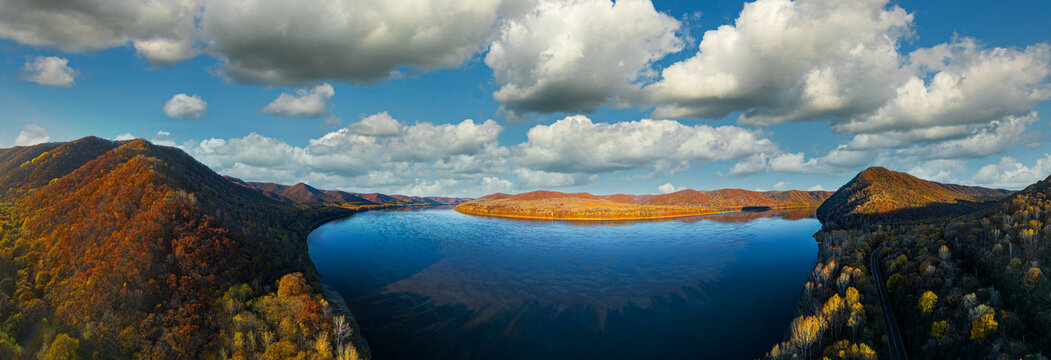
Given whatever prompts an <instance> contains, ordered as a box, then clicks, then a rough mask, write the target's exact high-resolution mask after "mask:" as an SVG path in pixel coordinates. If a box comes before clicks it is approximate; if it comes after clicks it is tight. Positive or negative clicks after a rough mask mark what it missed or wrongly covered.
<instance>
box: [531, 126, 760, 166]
mask: <svg viewBox="0 0 1051 360" xmlns="http://www.w3.org/2000/svg"><path fill="white" fill-rule="evenodd" d="M527 137H528V141H526V142H525V143H522V144H519V145H517V146H516V147H515V153H516V154H515V161H517V162H518V163H520V164H522V165H525V166H527V167H530V168H533V169H537V170H543V171H549V172H561V173H600V172H610V171H616V170H625V169H634V168H639V167H642V166H646V165H649V164H652V163H654V162H655V161H658V160H670V161H706V162H707V161H719V160H736V159H740V158H743V157H746V156H749V155H752V154H756V153H762V152H772V151H775V150H776V149H777V146H776V145H775V144H774V143H773V142H772V141H770V140H769V139H766V138H763V137H762V136H761V135H760V134H759V133H758V132H755V131H750V130H747V129H744V128H741V127H736V126H720V127H711V126H707V125H693V126H687V125H683V124H682V123H680V122H677V121H672V120H649V119H645V120H639V121H626V122H618V123H613V124H606V123H593V122H592V121H591V119H589V118H588V117H586V116H582V115H576V116H569V117H566V118H564V119H561V120H559V121H556V122H555V123H553V124H551V125H537V126H535V127H533V128H532V129H530V130H529V132H528V133H527Z"/></svg>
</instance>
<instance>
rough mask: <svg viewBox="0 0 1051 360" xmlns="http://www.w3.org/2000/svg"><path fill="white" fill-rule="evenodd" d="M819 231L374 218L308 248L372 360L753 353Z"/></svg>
mask: <svg viewBox="0 0 1051 360" xmlns="http://www.w3.org/2000/svg"><path fill="white" fill-rule="evenodd" d="M790 219H795V220H790ZM819 228H820V224H819V223H818V222H817V220H814V219H812V218H801V219H800V218H799V216H798V215H792V216H786V215H785V214H778V213H762V214H756V213H751V214H737V215H730V216H712V217H702V218H689V219H679V220H671V221H659V222H617V223H584V222H557V221H522V220H511V219H499V218H483V217H473V216H467V215H462V214H460V213H457V212H455V211H453V210H424V211H370V212H365V213H360V214H357V215H354V216H352V217H350V218H346V219H343V220H338V221H334V222H331V223H328V224H325V225H323V226H321V227H320V228H318V229H317V230H315V231H314V232H313V233H311V234H310V238H309V246H310V257H311V259H312V260H313V261H314V265H315V266H316V267H317V269H318V271H319V272H320V273H321V275H322V278H323V280H324V282H325V283H327V284H328V285H330V286H331V287H332V288H334V289H335V290H336V291H338V292H339V293H340V294H341V295H343V297H344V298H345V299H346V302H347V305H348V307H349V308H350V310H351V311H352V312H353V314H354V316H355V317H356V318H357V320H358V323H359V325H360V326H361V331H362V335H364V336H365V338H366V340H368V342H369V344H370V346H371V347H372V350H373V353H374V355H375V358H376V359H425V358H426V359H579V358H592V359H648V358H658V357H659V358H670V359H681V358H691V359H692V358H731V359H752V358H755V357H758V356H761V355H762V354H763V353H765V352H766V351H767V350H769V349H770V347H771V346H772V345H773V344H774V343H776V342H778V341H779V340H781V338H782V336H783V335H784V332H785V329H787V326H788V323H789V322H790V321H791V319H792V317H793V316H794V315H795V309H796V304H797V301H798V299H799V294H800V290H801V289H802V287H803V283H804V282H805V281H806V276H807V273H808V272H809V270H810V269H811V268H812V267H813V266H814V261H815V256H816V254H817V245H816V243H815V242H814V240H813V238H812V237H811V235H812V234H813V233H814V232H816V231H817V230H818V229H819Z"/></svg>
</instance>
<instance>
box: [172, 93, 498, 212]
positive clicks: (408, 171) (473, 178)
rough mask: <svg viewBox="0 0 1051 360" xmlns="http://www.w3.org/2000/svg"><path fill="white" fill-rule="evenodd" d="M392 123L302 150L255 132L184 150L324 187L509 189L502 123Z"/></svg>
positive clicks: (218, 166)
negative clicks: (389, 127)
mask: <svg viewBox="0 0 1051 360" xmlns="http://www.w3.org/2000/svg"><path fill="white" fill-rule="evenodd" d="M370 117H372V118H374V119H375V118H382V117H389V114H386V113H379V114H375V115H371V116H370ZM366 118H369V117H366ZM387 122H393V123H395V125H396V127H397V128H399V129H401V131H400V132H399V133H396V134H392V133H389V132H380V133H379V134H364V133H359V132H356V131H355V130H353V129H352V128H351V127H346V128H342V129H338V130H335V131H332V132H329V133H327V134H325V135H324V136H321V137H320V138H317V139H312V140H310V141H309V144H308V145H307V146H304V147H299V146H293V145H290V144H288V143H285V142H284V141H281V140H278V139H275V138H270V137H266V136H262V135H259V134H255V133H252V134H249V135H247V136H244V137H241V138H233V139H217V138H213V139H206V140H203V141H199V142H197V141H191V142H187V143H186V144H185V145H184V149H185V150H186V151H187V152H188V153H190V154H191V155H193V156H194V157H195V158H197V159H198V160H199V161H201V162H202V163H204V164H205V165H208V166H209V167H211V168H212V169H215V170H216V171H218V172H220V173H222V174H227V175H231V176H237V177H241V178H244V179H246V180H258V181H278V182H285V183H289V182H291V183H294V182H299V181H308V182H309V183H311V184H313V185H316V186H320V187H325V188H341V189H348V187H351V186H352V187H353V188H349V189H348V190H353V191H363V192H372V191H382V192H400V193H406V194H416V195H471V196H478V195H482V194H480V193H478V191H479V190H480V189H499V190H501V191H504V190H508V189H509V187H510V182H507V180H504V179H501V178H500V177H499V176H500V175H502V174H507V173H508V172H509V169H508V166H509V165H508V163H507V157H509V155H510V150H509V149H507V148H506V147H501V146H499V145H498V144H497V143H496V138H497V136H498V135H499V133H500V132H501V131H502V130H503V128H502V127H501V126H500V125H498V124H497V123H496V122H495V121H492V120H487V121H485V122H483V123H481V124H478V123H475V122H474V121H473V120H464V121H462V122H460V123H458V124H437V125H436V124H432V123H417V124H415V125H405V124H402V123H401V122H400V121H397V120H396V119H393V118H390V119H389V121H387ZM368 130H374V128H369V129H368ZM368 130H366V132H370V131H368ZM486 178H488V180H486ZM439 179H440V180H439ZM438 189H444V190H443V191H439V190H438Z"/></svg>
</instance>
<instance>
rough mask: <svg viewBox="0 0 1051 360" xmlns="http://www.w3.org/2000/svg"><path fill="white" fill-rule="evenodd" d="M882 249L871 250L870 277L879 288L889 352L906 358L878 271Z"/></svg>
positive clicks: (897, 357)
mask: <svg viewBox="0 0 1051 360" xmlns="http://www.w3.org/2000/svg"><path fill="white" fill-rule="evenodd" d="M880 250H882V249H876V250H875V251H873V252H872V257H871V258H869V269H870V270H872V279H873V280H874V281H876V288H877V289H879V303H880V306H882V307H883V322H884V324H885V326H884V327H885V328H886V329H887V342H889V343H890V352H891V354H892V355H894V358H895V359H897V360H908V358H909V356H908V355H906V354H905V343H904V342H903V341H901V332H900V331H898V322H897V321H895V320H894V310H892V308H891V307H890V300H889V298H888V296H887V288H886V285H884V284H885V283H884V282H883V281H884V280H883V276H882V275H881V274H880V272H879V264H878V263H877V261H876V259H878V258H879V253H880Z"/></svg>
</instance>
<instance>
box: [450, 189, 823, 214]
mask: <svg viewBox="0 0 1051 360" xmlns="http://www.w3.org/2000/svg"><path fill="white" fill-rule="evenodd" d="M831 195H832V193H831V192H828V191H798V190H790V191H750V190H741V189H721V190H710V191H698V190H681V191H677V192H673V193H670V194H662V195H626V194H614V195H592V194H589V193H562V192H556V191H533V192H528V193H523V194H517V195H510V194H504V193H496V194H491V195H486V196H483V197H481V198H478V199H477V200H474V201H469V202H466V203H463V204H461V205H459V206H457V207H456V209H457V210H458V211H460V212H463V213H467V214H472V215H486V216H506V217H524V218H545V219H574V220H609V219H621V220H623V219H633V218H637V219H645V218H665V217H676V216H694V215H703V214H711V213H718V212H731V211H740V210H748V209H790V208H806V207H817V206H818V205H821V202H822V201H824V200H825V199H827V198H828V197H829V196H831Z"/></svg>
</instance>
